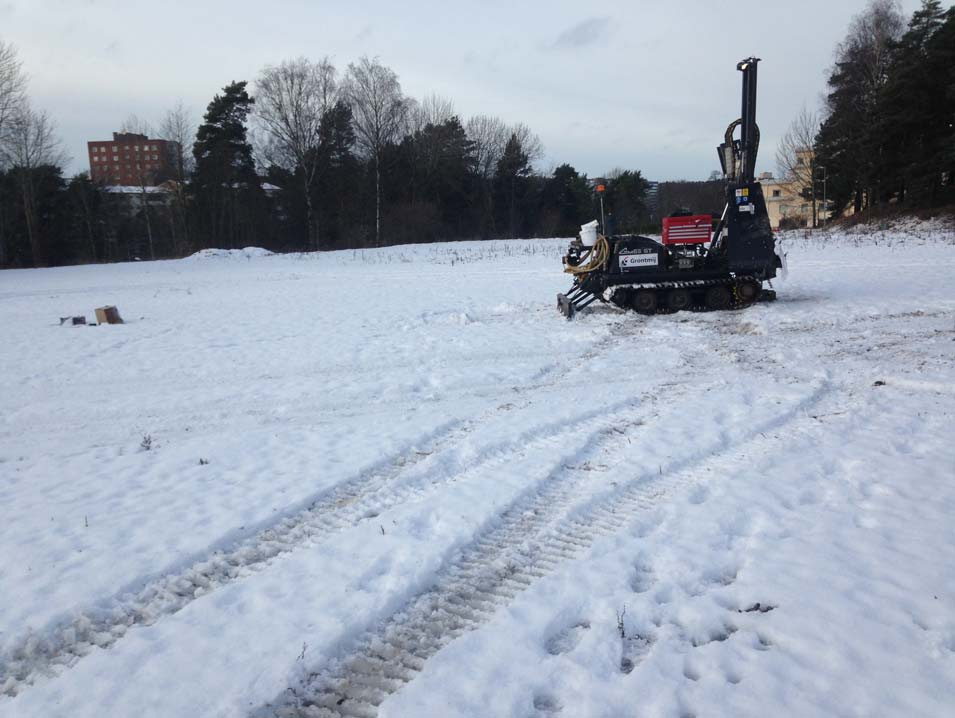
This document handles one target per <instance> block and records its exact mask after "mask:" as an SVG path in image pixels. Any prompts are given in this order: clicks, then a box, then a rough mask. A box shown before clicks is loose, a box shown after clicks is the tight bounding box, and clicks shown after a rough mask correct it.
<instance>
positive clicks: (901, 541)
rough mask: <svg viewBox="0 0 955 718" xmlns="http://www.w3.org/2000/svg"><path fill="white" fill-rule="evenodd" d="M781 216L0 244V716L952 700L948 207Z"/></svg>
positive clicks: (630, 711) (777, 709) (941, 707)
mask: <svg viewBox="0 0 955 718" xmlns="http://www.w3.org/2000/svg"><path fill="white" fill-rule="evenodd" d="M784 241H785V245H786V248H787V250H788V252H789V268H790V274H789V279H788V281H786V282H778V283H777V284H776V288H777V289H778V290H779V295H780V298H779V301H778V302H776V303H774V304H767V305H758V306H755V307H751V308H749V309H746V310H742V311H735V312H724V313H688V312H683V313H680V314H675V315H670V316H655V317H649V318H648V317H641V316H638V315H635V314H626V313H622V312H619V311H617V310H615V309H609V308H598V309H597V310H596V311H594V312H591V313H588V314H582V315H581V316H580V317H578V318H577V319H576V320H575V321H572V322H568V321H566V320H564V319H563V317H561V316H560V315H559V314H558V313H557V311H556V310H555V308H554V303H555V301H554V297H555V294H556V293H557V292H558V291H562V290H564V289H566V288H567V286H569V282H568V281H567V280H566V279H565V276H564V275H562V274H561V271H560V259H559V257H560V255H561V253H562V250H563V249H564V247H565V244H566V242H565V241H564V240H540V241H536V240H535V241H515V242H488V243H479V244H478V243H463V244H453V245H434V246H417V247H396V248H391V249H385V250H380V251H366V252H341V253H333V254H322V255H305V256H265V255H263V254H262V253H261V252H248V253H243V252H233V253H225V252H218V253H217V252H207V253H204V254H203V255H201V256H196V257H192V258H189V259H185V260H181V261H169V262H153V263H142V264H124V265H111V266H91V267H70V268H58V269H48V270H31V271H7V272H0V322H2V326H3V328H4V341H3V342H2V344H0V366H2V367H3V371H2V373H0V412H2V413H0V416H2V419H0V552H2V553H0V555H2V561H0V718H14V717H17V718H24V717H31V718H32V717H36V718H47V717H50V716H70V717H71V718H80V717H87V716H89V717H93V716H96V717H97V718H101V717H102V716H137V717H139V718H147V717H153V716H163V717H165V716H190V717H192V716H256V717H263V716H273V715H304V716H313V715H314V716H324V715H328V716H339V715H347V716H366V715H381V716H391V717H406V716H407V717H411V716H413V717H419V716H434V717H441V718H443V717H445V716H471V717H484V716H521V717H525V716H528V717H529V716H549V715H555V714H561V715H563V716H570V717H573V718H577V717H583V716H607V717H609V716H661V717H663V716H673V717H674V718H676V717H682V716H698V717H700V718H702V717H703V716H947V715H952V710H953V706H955V520H953V518H952V517H953V516H955V441H953V437H955V429H953V421H955V234H953V233H952V232H951V231H946V230H941V229H937V228H935V229H933V228H931V227H926V226H925V225H913V226H911V227H909V228H907V229H900V230H894V231H890V232H883V233H875V234H871V235H859V234H855V235H850V236H832V237H826V238H823V239H820V238H819V237H818V235H817V237H814V238H812V239H806V238H803V237H802V236H800V235H789V236H787V237H786V239H785V240H784ZM103 304H115V305H117V306H118V307H119V310H120V313H121V314H122V315H123V317H124V318H125V319H126V322H127V323H126V324H125V325H122V326H100V327H75V328H74V327H60V326H58V322H57V318H58V317H61V316H67V315H73V314H80V313H85V314H86V315H87V316H88V317H89V318H90V319H92V310H93V308H94V307H97V306H101V305H103ZM376 706H377V708H376Z"/></svg>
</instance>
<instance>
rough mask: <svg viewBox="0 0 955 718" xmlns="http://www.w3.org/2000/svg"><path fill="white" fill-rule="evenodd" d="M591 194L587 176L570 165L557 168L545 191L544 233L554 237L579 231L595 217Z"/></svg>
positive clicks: (545, 186)
mask: <svg viewBox="0 0 955 718" xmlns="http://www.w3.org/2000/svg"><path fill="white" fill-rule="evenodd" d="M591 194H592V193H591V191H590V186H589V185H588V183H587V177H586V175H580V174H578V172H577V170H576V169H574V168H573V167H571V166H570V165H568V164H563V165H560V166H559V167H557V168H556V169H555V170H554V173H553V175H551V177H549V178H548V180H547V183H546V184H545V185H544V189H543V193H542V198H541V204H542V207H541V210H542V221H543V227H541V229H542V231H543V234H546V235H549V236H553V237H567V236H573V235H575V234H577V230H578V228H579V227H580V225H581V224H583V223H584V222H589V221H590V219H591V216H590V215H591V210H592V208H591Z"/></svg>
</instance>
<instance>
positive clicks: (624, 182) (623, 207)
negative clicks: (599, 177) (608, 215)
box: [604, 170, 650, 234]
mask: <svg viewBox="0 0 955 718" xmlns="http://www.w3.org/2000/svg"><path fill="white" fill-rule="evenodd" d="M649 187H650V183H649V182H647V181H646V180H645V179H644V178H643V175H642V174H640V170H633V171H631V170H625V171H624V172H620V173H614V175H613V176H611V177H610V179H609V180H608V181H607V192H606V197H605V200H604V201H605V202H606V203H607V206H608V207H609V208H610V210H611V211H612V212H613V216H614V224H615V225H616V231H617V232H618V233H620V234H627V233H637V232H639V231H640V227H641V225H642V224H643V223H644V222H645V221H646V219H647V217H648V215H649V212H648V211H647V207H646V203H645V200H646V196H647V190H648V189H649Z"/></svg>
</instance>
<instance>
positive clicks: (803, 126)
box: [776, 107, 819, 227]
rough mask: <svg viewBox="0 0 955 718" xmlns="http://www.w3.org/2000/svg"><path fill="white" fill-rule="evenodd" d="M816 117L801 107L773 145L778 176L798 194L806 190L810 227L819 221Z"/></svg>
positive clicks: (817, 120)
mask: <svg viewBox="0 0 955 718" xmlns="http://www.w3.org/2000/svg"><path fill="white" fill-rule="evenodd" d="M818 133H819V118H818V117H817V116H816V113H815V112H812V111H811V110H808V109H806V107H803V108H802V110H801V111H800V113H799V114H798V115H796V117H795V118H794V119H793V121H792V123H791V124H790V125H789V129H788V130H787V131H786V134H784V135H783V137H782V139H780V141H779V146H778V147H777V148H776V169H777V170H778V171H779V176H780V177H781V178H782V179H783V180H785V181H787V182H792V183H793V184H794V185H795V186H796V191H797V192H798V193H800V194H803V193H804V192H808V194H809V199H810V201H811V202H812V226H813V227H815V226H816V225H817V224H818V219H817V212H816V151H815V142H816V135H817V134H818Z"/></svg>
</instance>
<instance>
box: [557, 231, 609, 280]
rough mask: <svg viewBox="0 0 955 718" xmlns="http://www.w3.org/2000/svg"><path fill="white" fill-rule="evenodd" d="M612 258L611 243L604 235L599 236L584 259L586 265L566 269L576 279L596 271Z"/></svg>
mask: <svg viewBox="0 0 955 718" xmlns="http://www.w3.org/2000/svg"><path fill="white" fill-rule="evenodd" d="M609 258H610V243H609V242H608V241H607V238H606V237H604V236H603V235H602V234H598V235H597V241H596V242H594V246H593V247H592V248H591V250H590V251H589V252H587V254H586V255H584V259H585V260H586V263H585V264H578V265H577V266H576V267H571V266H568V267H566V268H565V269H564V271H565V272H567V274H573V275H574V276H575V277H576V276H580V275H582V274H590V273H591V272H593V271H594V270H595V269H599V268H600V267H602V266H603V265H604V263H605V262H606V261H607V260H608V259H609Z"/></svg>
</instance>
